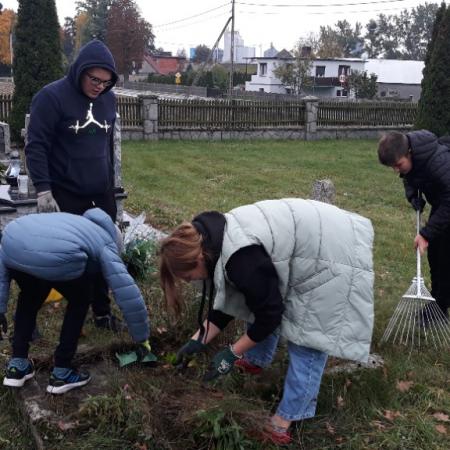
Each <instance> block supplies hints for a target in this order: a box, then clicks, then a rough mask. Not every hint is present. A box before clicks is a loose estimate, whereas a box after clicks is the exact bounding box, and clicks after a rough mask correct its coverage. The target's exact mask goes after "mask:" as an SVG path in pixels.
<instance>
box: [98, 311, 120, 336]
mask: <svg viewBox="0 0 450 450" xmlns="http://www.w3.org/2000/svg"><path fill="white" fill-rule="evenodd" d="M94 323H95V326H96V327H97V328H102V329H104V330H109V331H112V332H114V333H121V332H124V331H127V326H126V325H125V324H124V323H123V322H122V321H121V320H120V319H119V318H118V317H116V316H115V315H114V314H108V315H106V316H96V317H94Z"/></svg>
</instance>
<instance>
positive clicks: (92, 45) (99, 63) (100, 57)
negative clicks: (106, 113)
mask: <svg viewBox="0 0 450 450" xmlns="http://www.w3.org/2000/svg"><path fill="white" fill-rule="evenodd" d="M92 67H100V68H102V69H105V70H109V71H110V72H111V75H112V82H113V83H112V85H111V86H108V87H107V88H106V89H104V90H103V91H102V93H101V94H100V95H103V94H104V93H105V92H108V91H109V90H111V89H112V88H113V86H114V85H115V84H116V82H117V79H118V78H119V77H118V75H117V72H116V64H115V62H114V58H113V56H112V54H111V52H110V50H109V48H108V47H107V46H106V45H105V44H104V43H103V42H102V41H99V40H98V39H94V40H93V41H90V42H88V43H87V44H86V45H84V46H83V47H81V49H80V52H79V53H78V56H77V59H76V60H75V61H74V62H73V64H72V65H71V66H70V70H69V80H70V82H71V83H72V84H73V85H74V86H75V87H76V88H77V89H78V90H79V91H80V92H82V91H81V84H80V83H81V75H82V74H83V72H84V71H85V70H86V69H89V68H92Z"/></svg>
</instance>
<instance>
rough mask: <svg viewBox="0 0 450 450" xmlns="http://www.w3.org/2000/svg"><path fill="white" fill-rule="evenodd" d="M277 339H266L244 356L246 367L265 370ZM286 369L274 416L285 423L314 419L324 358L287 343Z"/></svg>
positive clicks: (322, 354)
mask: <svg viewBox="0 0 450 450" xmlns="http://www.w3.org/2000/svg"><path fill="white" fill-rule="evenodd" d="M279 338H280V337H279V336H277V335H276V334H271V335H269V336H268V337H267V338H266V339H264V340H263V341H261V342H259V343H258V344H257V345H256V346H255V347H253V348H252V349H251V350H249V351H248V352H247V353H245V355H244V358H245V359H246V360H247V361H249V362H250V363H252V364H254V365H256V366H259V367H267V366H269V365H270V363H271V362H272V360H273V357H274V356H275V353H276V350H277V347H278V341H279ZM288 353H289V367H288V371H287V374H286V379H285V380H284V390H283V398H282V399H281V402H280V404H279V405H278V408H277V411H276V414H277V415H278V416H280V417H282V418H283V419H286V420H291V421H293V420H302V419H308V418H310V417H314V415H315V413H316V406H317V396H318V395H319V389H320V382H321V380H322V374H323V371H324V369H325V364H326V362H327V358H328V355H327V354H326V353H324V352H321V351H318V350H314V349H312V348H308V347H302V346H300V345H296V344H293V343H292V342H288Z"/></svg>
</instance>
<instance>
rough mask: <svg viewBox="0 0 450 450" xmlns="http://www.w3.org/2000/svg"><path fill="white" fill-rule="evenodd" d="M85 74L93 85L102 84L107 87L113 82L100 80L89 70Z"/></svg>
mask: <svg viewBox="0 0 450 450" xmlns="http://www.w3.org/2000/svg"><path fill="white" fill-rule="evenodd" d="M86 75H87V77H88V78H89V80H90V81H91V83H92V84H93V85H94V86H100V85H101V84H102V85H103V87H104V88H107V87H109V86H112V84H113V81H112V80H100V78H97V77H94V76H93V75H91V74H90V73H89V72H86Z"/></svg>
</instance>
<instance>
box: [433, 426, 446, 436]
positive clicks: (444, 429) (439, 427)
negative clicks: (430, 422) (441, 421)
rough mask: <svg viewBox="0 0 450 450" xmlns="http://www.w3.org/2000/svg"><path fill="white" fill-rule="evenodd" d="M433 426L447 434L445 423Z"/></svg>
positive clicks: (439, 431)
mask: <svg viewBox="0 0 450 450" xmlns="http://www.w3.org/2000/svg"><path fill="white" fill-rule="evenodd" d="M434 428H435V429H436V431H437V432H438V433H441V434H447V428H445V425H436V426H435V427H434Z"/></svg>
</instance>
